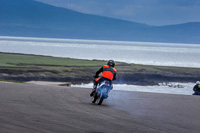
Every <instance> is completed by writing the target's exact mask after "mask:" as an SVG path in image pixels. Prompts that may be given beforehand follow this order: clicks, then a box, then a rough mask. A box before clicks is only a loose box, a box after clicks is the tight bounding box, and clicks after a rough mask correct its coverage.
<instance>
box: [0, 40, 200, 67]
mask: <svg viewBox="0 0 200 133" xmlns="http://www.w3.org/2000/svg"><path fill="white" fill-rule="evenodd" d="M0 52H11V53H25V54H36V55H48V56H54V57H69V58H78V59H89V60H92V59H98V60H109V59H114V60H115V61H122V62H126V63H135V64H144V65H161V66H181V67H200V62H199V61H198V60H199V55H200V44H176V43H153V42H128V41H100V40H78V39H50V38H27V37H5V36H0Z"/></svg>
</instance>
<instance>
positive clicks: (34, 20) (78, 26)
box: [0, 0, 200, 43]
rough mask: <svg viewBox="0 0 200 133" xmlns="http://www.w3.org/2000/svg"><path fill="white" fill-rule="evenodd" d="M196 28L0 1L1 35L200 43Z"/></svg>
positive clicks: (195, 24) (198, 26) (197, 24)
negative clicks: (139, 21)
mask: <svg viewBox="0 0 200 133" xmlns="http://www.w3.org/2000/svg"><path fill="white" fill-rule="evenodd" d="M198 29H200V22H191V23H184V24H178V25H168V26H151V25H146V24H141V23H137V22H131V21H126V20H120V19H115V18H108V17H103V16H98V15H91V14H85V13H80V12H77V11H73V10H70V9H65V8H61V7H55V6H52V5H48V4H45V3H41V2H38V1H34V0H15V1H13V0H1V1H0V35H1V36H25V37H26V36H27V37H50V38H71V39H93V40H96V39H97V40H120V41H153V42H175V43H177V42H178V43H200V39H199V36H200V30H198ZM183 32H185V33H183Z"/></svg>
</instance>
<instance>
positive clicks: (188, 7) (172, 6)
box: [36, 0, 200, 26]
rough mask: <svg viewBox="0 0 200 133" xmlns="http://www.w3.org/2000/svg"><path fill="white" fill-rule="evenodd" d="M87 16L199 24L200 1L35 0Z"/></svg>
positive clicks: (168, 23)
mask: <svg viewBox="0 0 200 133" xmlns="http://www.w3.org/2000/svg"><path fill="white" fill-rule="evenodd" d="M36 1H40V2H43V3H47V4H51V5H54V6H58V7H64V8H68V9H72V10H75V11H79V12H82V13H87V14H95V15H100V16H106V17H112V18H117V19H123V20H128V21H133V22H139V23H144V24H149V25H155V26H161V25H171V24H180V23H186V22H200V0H36Z"/></svg>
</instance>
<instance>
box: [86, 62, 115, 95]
mask: <svg viewBox="0 0 200 133" xmlns="http://www.w3.org/2000/svg"><path fill="white" fill-rule="evenodd" d="M114 67H115V62H114V61H113V60H109V61H108V62H107V65H103V66H102V67H101V68H100V69H99V70H98V71H97V72H96V75H95V76H94V78H95V80H94V86H93V90H92V92H91V94H90V96H93V95H94V94H95V92H96V89H97V85H98V84H99V83H101V81H103V80H107V81H110V83H111V85H112V80H116V73H117V70H116V69H115V68H114ZM100 73H102V75H101V76H100V77H99V74H100Z"/></svg>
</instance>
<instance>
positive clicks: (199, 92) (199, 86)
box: [193, 81, 200, 95]
mask: <svg viewBox="0 0 200 133" xmlns="http://www.w3.org/2000/svg"><path fill="white" fill-rule="evenodd" d="M193 91H194V94H193V95H200V82H199V81H197V82H196V85H195V86H194V87H193Z"/></svg>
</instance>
